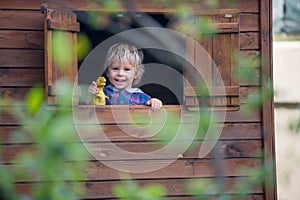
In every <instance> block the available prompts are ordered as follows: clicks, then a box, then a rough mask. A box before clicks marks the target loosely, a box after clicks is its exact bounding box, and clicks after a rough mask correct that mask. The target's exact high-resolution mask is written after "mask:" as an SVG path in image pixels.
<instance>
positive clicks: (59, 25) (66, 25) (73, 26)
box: [47, 19, 80, 32]
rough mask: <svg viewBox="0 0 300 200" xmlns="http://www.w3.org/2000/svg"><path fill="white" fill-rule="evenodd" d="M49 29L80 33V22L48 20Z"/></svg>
mask: <svg viewBox="0 0 300 200" xmlns="http://www.w3.org/2000/svg"><path fill="white" fill-rule="evenodd" d="M47 28H48V29H52V30H65V31H73V32H79V31H80V28H79V22H72V23H70V22H65V21H55V20H51V19H48V20H47Z"/></svg>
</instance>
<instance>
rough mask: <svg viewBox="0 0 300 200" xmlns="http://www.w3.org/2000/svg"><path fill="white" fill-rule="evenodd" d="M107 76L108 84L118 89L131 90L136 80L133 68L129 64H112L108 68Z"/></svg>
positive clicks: (117, 62)
mask: <svg viewBox="0 0 300 200" xmlns="http://www.w3.org/2000/svg"><path fill="white" fill-rule="evenodd" d="M107 75H108V78H109V81H110V83H111V84H112V85H114V86H115V87H116V88H118V89H128V88H131V87H132V83H133V81H134V79H135V78H136V72H135V68H134V67H133V66H132V65H131V64H130V63H129V62H125V63H121V62H119V61H116V62H114V63H113V64H112V65H111V66H109V67H108V70H107Z"/></svg>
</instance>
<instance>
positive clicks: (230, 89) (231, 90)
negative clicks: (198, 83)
mask: <svg viewBox="0 0 300 200" xmlns="http://www.w3.org/2000/svg"><path fill="white" fill-rule="evenodd" d="M239 94H240V88H239V86H226V87H224V88H223V87H213V88H211V91H210V93H209V94H201V92H200V91H199V89H197V88H195V87H193V88H187V89H186V90H185V91H184V95H186V96H239Z"/></svg>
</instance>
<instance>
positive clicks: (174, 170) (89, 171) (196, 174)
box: [4, 158, 261, 183]
mask: <svg viewBox="0 0 300 200" xmlns="http://www.w3.org/2000/svg"><path fill="white" fill-rule="evenodd" d="M218 161H219V164H220V166H222V169H220V170H221V171H220V172H219V173H221V174H222V176H224V177H237V176H248V175H249V170H253V169H256V168H259V167H260V165H261V159H256V158H251V159H249V158H239V159H236V158H229V159H220V160H218ZM110 163H114V165H115V166H117V165H123V166H126V168H129V167H132V166H133V165H134V166H136V167H138V166H139V167H141V168H142V167H143V166H147V165H151V166H156V165H157V164H166V167H164V168H162V169H159V170H153V171H151V172H145V173H125V172H124V174H127V175H129V176H130V177H131V178H132V179H136V180H138V179H163V178H165V179H166V178H200V177H201V178H204V177H214V176H216V175H217V173H216V167H217V166H215V165H216V163H215V161H214V160H213V159H196V160H188V159H186V160H176V161H174V162H173V163H170V162H168V161H162V160H160V161H159V160H143V161H122V162H120V161H115V162H114V161H112V162H110ZM75 164H76V166H78V167H79V168H80V169H81V170H82V171H83V173H84V175H83V177H80V178H79V179H80V180H81V181H105V180H107V181H112V180H114V181H116V180H120V179H122V175H121V174H120V172H119V171H118V170H116V169H113V168H111V167H109V166H107V165H106V164H105V163H102V162H100V161H91V162H82V163H75ZM72 165H73V163H65V164H64V165H63V166H61V168H62V169H64V167H66V168H67V169H69V168H71V166H72ZM4 167H5V168H7V169H8V170H10V171H11V172H12V173H13V174H17V173H18V172H20V171H23V172H24V173H23V174H21V173H19V174H20V176H18V177H17V179H16V180H15V181H16V182H17V183H19V182H35V181H41V178H40V177H37V176H32V174H27V173H25V172H26V166H25V165H21V164H13V165H12V164H8V165H4ZM65 180H66V181H71V180H69V179H65Z"/></svg>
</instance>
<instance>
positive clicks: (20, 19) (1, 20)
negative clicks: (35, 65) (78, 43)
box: [0, 10, 259, 32]
mask: <svg viewBox="0 0 300 200" xmlns="http://www.w3.org/2000/svg"><path fill="white" fill-rule="evenodd" d="M155 12H157V10H156V11H155ZM160 12H163V11H160ZM0 28H1V29H22V30H43V17H42V15H41V14H40V13H39V12H36V11H22V12H20V11H10V10H5V11H1V12H0ZM240 31H241V32H247V31H259V16H258V15H257V14H243V13H242V14H241V16H240Z"/></svg>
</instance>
